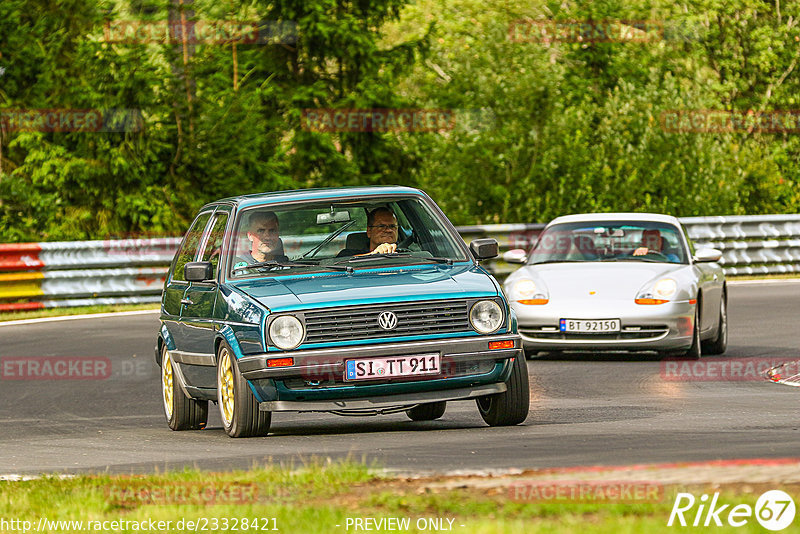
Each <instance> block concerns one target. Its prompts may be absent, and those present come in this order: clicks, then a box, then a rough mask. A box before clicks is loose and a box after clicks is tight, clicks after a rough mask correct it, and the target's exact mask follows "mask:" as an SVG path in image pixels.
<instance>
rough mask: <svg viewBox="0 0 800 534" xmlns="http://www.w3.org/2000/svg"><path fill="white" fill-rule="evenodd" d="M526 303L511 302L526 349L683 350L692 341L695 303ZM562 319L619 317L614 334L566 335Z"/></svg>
mask: <svg viewBox="0 0 800 534" xmlns="http://www.w3.org/2000/svg"><path fill="white" fill-rule="evenodd" d="M586 304H587V303H585V302H577V301H576V302H564V303H559V304H553V303H548V304H545V305H540V306H537V305H532V306H526V305H521V304H514V310H515V311H516V313H517V317H518V321H519V332H520V335H521V337H522V341H523V345H524V346H525V348H526V349H527V350H532V351H536V350H543V351H546V350H591V351H603V350H632V351H640V350H658V351H663V350H681V349H687V348H689V347H690V346H691V344H692V331H693V328H694V310H695V304H691V303H690V302H689V301H677V302H670V303H666V304H658V305H641V304H635V303H634V302H620V301H614V302H611V303H608V305H602V304H601V305H593V306H587V305H586ZM560 319H619V320H620V324H621V328H622V330H621V331H620V332H619V333H614V334H589V333H564V332H561V331H560V330H559V321H560Z"/></svg>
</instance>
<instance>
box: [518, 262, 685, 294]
mask: <svg viewBox="0 0 800 534" xmlns="http://www.w3.org/2000/svg"><path fill="white" fill-rule="evenodd" d="M687 267H689V266H688V265H681V264H674V263H648V262H633V261H624V262H609V263H601V262H592V263H549V264H545V265H529V266H527V267H524V268H522V269H520V270H519V271H517V272H516V273H514V274H515V275H516V276H515V277H514V279H515V280H516V279H517V278H524V277H525V274H524V273H525V272H527V273H528V276H530V277H531V278H533V279H534V281H536V280H537V279H538V280H540V281H541V282H543V283H544V285H545V287H546V288H547V289H548V291H549V293H550V299H551V300H556V301H558V300H562V299H573V298H585V297H586V296H587V295H589V294H590V292H592V291H594V292H595V293H593V294H594V295H595V296H596V297H597V298H599V299H609V300H614V299H617V298H623V299H630V298H634V296H635V294H636V293H637V292H638V291H639V290H640V289H642V287H643V286H644V285H645V284H646V283H648V282H650V281H652V280H654V279H656V278H658V277H660V276H668V275H670V274H673V275H675V274H677V273H675V271H677V270H680V269H684V268H687Z"/></svg>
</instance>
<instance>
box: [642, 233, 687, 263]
mask: <svg viewBox="0 0 800 534" xmlns="http://www.w3.org/2000/svg"><path fill="white" fill-rule="evenodd" d="M663 248H664V238H663V237H661V232H659V231H658V230H657V229H655V228H651V229H648V230H643V231H642V246H640V247H639V248H637V249H636V250H634V251H633V255H634V256H646V255H647V254H649V253H651V252H654V253H656V254H662V255H663V256H664V257H666V258H667V260H668V261H670V262H673V263H674V262H679V261H680V258H678V255H677V254H673V253H670V252H668V251H665V250H663Z"/></svg>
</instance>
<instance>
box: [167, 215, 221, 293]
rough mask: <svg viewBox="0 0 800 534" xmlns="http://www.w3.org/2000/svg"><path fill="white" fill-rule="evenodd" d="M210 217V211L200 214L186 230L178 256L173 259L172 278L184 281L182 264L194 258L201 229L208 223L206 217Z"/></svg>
mask: <svg viewBox="0 0 800 534" xmlns="http://www.w3.org/2000/svg"><path fill="white" fill-rule="evenodd" d="M210 218H211V212H208V213H203V214H201V215H200V216H199V217H198V218H197V219H195V221H194V224H192V227H191V228H189V231H188V232H186V237H184V238H183V243H182V244H181V249H180V250H179V251H178V256H177V258H176V260H175V270H174V271H173V272H172V279H173V280H178V281H184V280H186V278H184V277H183V266H184V265H186V263H187V262H190V261H192V260H194V257H195V255H196V254H197V248H198V247H199V246H200V238H201V237H203V230H205V228H206V224H208V219H210Z"/></svg>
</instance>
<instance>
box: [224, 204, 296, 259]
mask: <svg viewBox="0 0 800 534" xmlns="http://www.w3.org/2000/svg"><path fill="white" fill-rule="evenodd" d="M247 239H248V240H249V241H250V252H249V253H247V254H245V255H243V256H237V257H236V259H235V260H234V264H233V268H234V269H236V268H239V267H245V266H247V265H251V264H253V263H261V262H264V261H269V260H275V261H289V258H288V257H286V256H285V255H284V254H283V242H282V241H281V238H280V223H279V222H278V216H277V215H275V212H273V211H258V212H256V213H253V214H252V215H251V216H250V220H249V221H248V226H247Z"/></svg>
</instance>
